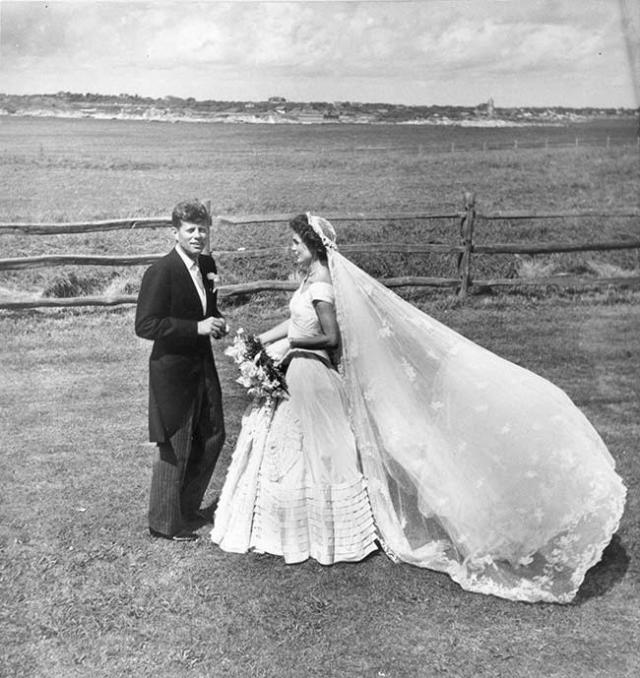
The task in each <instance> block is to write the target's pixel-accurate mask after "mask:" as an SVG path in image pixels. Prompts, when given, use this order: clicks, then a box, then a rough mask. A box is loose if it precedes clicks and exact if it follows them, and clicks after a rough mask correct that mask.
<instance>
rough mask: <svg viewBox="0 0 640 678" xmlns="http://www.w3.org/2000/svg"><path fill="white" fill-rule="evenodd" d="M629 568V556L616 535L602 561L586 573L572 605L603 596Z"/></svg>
mask: <svg viewBox="0 0 640 678" xmlns="http://www.w3.org/2000/svg"><path fill="white" fill-rule="evenodd" d="M628 567H629V556H628V555H627V552H626V551H625V548H624V546H623V545H622V543H621V541H620V537H619V536H618V535H617V534H614V535H613V538H612V539H611V542H610V543H609V546H607V548H606V549H605V550H604V552H603V553H602V559H601V560H600V562H599V563H597V564H596V565H594V566H593V567H592V568H591V569H590V570H589V571H588V572H587V575H586V577H585V578H584V581H583V582H582V586H581V587H580V589H579V590H578V593H577V595H576V597H575V599H574V604H576V605H580V604H581V603H584V602H586V601H587V600H590V599H591V598H597V597H599V596H603V595H604V594H605V593H607V591H610V590H611V589H612V588H613V587H614V586H615V585H616V584H617V583H618V582H620V581H622V579H623V578H624V575H625V574H626V572H627V568H628Z"/></svg>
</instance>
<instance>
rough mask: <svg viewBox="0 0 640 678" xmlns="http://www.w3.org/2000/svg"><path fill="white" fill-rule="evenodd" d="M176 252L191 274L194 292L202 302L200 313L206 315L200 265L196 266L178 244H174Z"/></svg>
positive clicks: (205, 296) (195, 262) (204, 291)
mask: <svg viewBox="0 0 640 678" xmlns="http://www.w3.org/2000/svg"><path fill="white" fill-rule="evenodd" d="M176 252H177V253H178V254H179V255H180V258H181V259H182V261H184V265H185V266H186V267H187V270H188V271H189V275H190V276H191V279H192V280H193V284H194V286H195V288H196V292H197V293H198V296H199V297H200V303H201V304H202V313H203V314H204V315H205V316H206V315H207V292H206V290H205V288H204V281H203V280H202V273H201V271H200V266H198V262H197V261H194V260H193V259H192V258H191V257H190V256H188V255H187V254H186V253H185V251H184V250H183V249H182V247H180V245H176Z"/></svg>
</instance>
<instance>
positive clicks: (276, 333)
mask: <svg viewBox="0 0 640 678" xmlns="http://www.w3.org/2000/svg"><path fill="white" fill-rule="evenodd" d="M288 332H289V320H288V319H287V320H283V321H282V322H281V323H279V324H278V325H276V326H275V327H272V328H271V329H270V330H267V331H266V332H263V333H262V334H259V335H258V336H257V337H256V338H257V339H259V340H260V341H261V342H262V343H263V344H264V345H265V346H266V345H267V344H271V343H273V342H274V341H278V339H284V338H285V337H286V336H287V334H288Z"/></svg>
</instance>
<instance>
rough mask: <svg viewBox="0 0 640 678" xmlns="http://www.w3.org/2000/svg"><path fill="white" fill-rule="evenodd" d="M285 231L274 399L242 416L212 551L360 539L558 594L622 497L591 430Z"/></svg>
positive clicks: (514, 591)
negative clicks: (286, 300)
mask: <svg viewBox="0 0 640 678" xmlns="http://www.w3.org/2000/svg"><path fill="white" fill-rule="evenodd" d="M291 226H292V230H293V233H294V236H293V238H294V244H293V250H294V251H295V252H296V254H297V255H298V263H299V264H300V266H301V267H302V268H303V269H304V270H305V276H304V279H303V281H302V283H301V285H300V287H299V288H298V290H297V291H296V292H295V293H294V295H293V297H292V299H291V304H290V310H291V316H290V318H289V320H287V321H285V322H283V323H281V324H280V325H278V326H277V327H275V328H273V329H272V330H270V331H268V332H265V333H264V334H263V335H261V337H260V339H261V340H262V341H263V343H264V344H265V345H269V346H270V350H271V351H273V354H274V355H281V356H282V355H285V356H286V357H285V358H284V360H285V362H288V365H289V366H288V370H287V384H288V387H289V392H290V398H288V399H285V400H281V401H278V403H277V404H276V403H274V402H273V401H266V402H264V403H262V404H261V403H259V402H255V403H254V404H253V405H252V406H251V407H250V408H249V410H248V411H247V413H246V414H245V417H244V419H243V425H242V430H241V433H240V436H239V438H238V443H237V446H236V450H235V451H234V454H233V458H232V461H231V465H230V467H229V471H228V475H227V479H226V481H225V485H224V488H223V490H222V494H221V497H220V502H219V506H218V509H217V511H216V516H215V524H214V528H213V531H212V535H211V538H212V540H213V541H214V542H215V543H218V544H219V545H220V547H221V548H223V549H225V550H228V551H235V552H245V551H248V550H250V549H253V550H256V551H258V552H268V553H273V554H277V555H282V556H284V558H285V560H286V562H292V563H293V562H299V561H301V560H304V559H306V558H308V557H312V558H315V559H316V560H318V561H319V562H321V563H323V564H330V563H333V562H337V561H356V560H360V559H362V558H364V557H365V556H366V555H367V554H368V553H370V552H371V551H373V550H375V548H376V541H377V542H378V543H379V544H380V545H381V546H382V548H383V549H384V551H385V552H386V553H387V555H389V557H391V558H392V559H394V560H401V561H404V562H407V563H411V564H413V565H417V566H420V567H425V568H429V569H433V570H438V571H442V572H446V573H447V574H448V575H449V576H450V577H451V578H452V579H454V580H455V581H456V582H458V583H459V584H460V585H461V586H462V587H463V588H465V589H467V590H470V591H476V592H480V593H485V594H493V595H497V596H501V597H503V598H508V599H511V600H523V601H529V602H535V601H547V602H569V601H570V600H572V599H573V597H574V596H575V594H576V592H577V590H578V588H579V586H580V584H581V582H582V581H583V579H584V576H585V573H586V571H587V570H588V569H589V568H590V567H591V566H592V565H594V564H595V563H596V562H598V560H600V558H601V555H602V551H603V550H604V548H605V547H606V546H607V544H608V543H609V541H610V539H611V537H612V535H613V533H614V532H615V530H616V529H617V527H618V524H619V521H620V518H621V515H622V512H623V509H624V501H625V492H626V491H625V487H624V485H623V483H622V481H621V479H620V477H619V476H618V475H617V474H616V472H615V470H614V461H613V459H612V457H611V455H610V454H609V452H608V450H607V448H606V446H605V445H604V443H603V441H602V440H601V438H600V437H599V435H598V434H597V432H596V431H595V430H594V428H593V427H592V426H591V424H590V423H589V422H588V421H587V419H586V418H585V417H584V415H583V414H582V413H581V412H580V410H579V409H578V408H577V407H576V406H575V405H574V404H573V403H572V402H571V400H570V399H569V398H568V396H567V395H566V394H565V393H564V392H563V391H561V390H560V389H559V388H557V387H556V386H554V385H553V384H551V383H550V382H548V381H546V380H545V379H543V378H542V377H539V376H537V375H535V374H533V373H532V372H530V371H528V370H526V369H524V368H522V367H519V366H518V365H515V364H514V363H511V362H509V361H507V360H504V359H502V358H500V357H498V356H496V355H495V354H493V353H491V352H489V351H487V350H486V349H484V348H482V347H480V346H478V345H477V344H474V343H473V342H471V341H469V340H468V339H465V338H464V337H462V336H461V335H459V334H458V333H456V332H454V331H453V330H451V329H449V328H447V327H446V326H444V325H442V324H441V323H439V322H438V321H436V320H434V319H433V318H431V317H430V316H428V315H426V314H425V313H422V312H421V311H419V310H418V309H416V308H415V307H413V306H412V305H411V304H409V303H408V302H406V301H404V300H403V299H401V298H400V297H399V296H397V295H396V294H394V293H393V292H391V291H390V290H389V289H387V288H386V287H384V286H383V285H381V284H380V283H378V282H377V281H376V280H374V279H373V278H371V277H370V276H368V275H367V274H366V273H365V272H364V271H362V270H361V269H359V268H358V267H357V266H355V265H354V264H352V263H351V262H349V261H348V260H347V259H345V258H344V257H343V256H342V255H341V254H340V252H339V251H338V250H337V247H336V243H335V231H334V229H333V227H332V226H331V224H330V223H329V222H328V221H327V220H325V219H322V218H321V217H317V216H313V215H311V214H306V215H300V216H299V217H296V218H295V219H294V220H292V222H291ZM338 343H339V346H340V360H339V363H338V368H339V372H337V371H336V370H335V369H334V367H333V365H332V362H331V356H332V350H333V349H335V348H336V347H337V346H338ZM283 346H284V347H285V349H286V350H283Z"/></svg>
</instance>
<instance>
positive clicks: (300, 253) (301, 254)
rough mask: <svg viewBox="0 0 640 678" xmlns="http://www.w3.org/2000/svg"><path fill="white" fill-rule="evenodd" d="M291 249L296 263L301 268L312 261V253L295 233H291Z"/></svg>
mask: <svg viewBox="0 0 640 678" xmlns="http://www.w3.org/2000/svg"><path fill="white" fill-rule="evenodd" d="M291 251H292V252H293V254H294V255H295V258H296V264H298V266H301V267H302V268H306V267H308V266H309V265H310V264H311V262H312V261H313V255H312V254H311V252H309V248H308V247H307V246H306V245H305V244H304V243H303V242H302V239H301V238H300V236H299V235H298V234H297V233H294V234H293V239H292V242H291Z"/></svg>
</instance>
